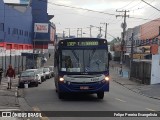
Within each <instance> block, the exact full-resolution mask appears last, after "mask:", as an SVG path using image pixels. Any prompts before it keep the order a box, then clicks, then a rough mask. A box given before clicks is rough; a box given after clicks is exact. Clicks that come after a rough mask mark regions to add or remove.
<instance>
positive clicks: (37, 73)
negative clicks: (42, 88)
mask: <svg viewBox="0 0 160 120" xmlns="http://www.w3.org/2000/svg"><path fill="white" fill-rule="evenodd" d="M26 71H33V72H35V73H36V75H37V77H38V83H40V84H41V83H42V79H41V74H39V72H38V69H27V70H26Z"/></svg>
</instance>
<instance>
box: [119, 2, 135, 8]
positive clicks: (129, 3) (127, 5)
mask: <svg viewBox="0 0 160 120" xmlns="http://www.w3.org/2000/svg"><path fill="white" fill-rule="evenodd" d="M134 1H135V0H133V1H131V2H129V3H128V4H127V5H125V6H123V7H121V8H118V9H122V8H125V7H127V6H129V5H130V4H132V3H133V2H134ZM118 9H117V10H118Z"/></svg>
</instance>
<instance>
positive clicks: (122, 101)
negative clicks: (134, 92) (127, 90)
mask: <svg viewBox="0 0 160 120" xmlns="http://www.w3.org/2000/svg"><path fill="white" fill-rule="evenodd" d="M115 99H116V100H118V101H121V102H126V101H124V100H121V99H119V98H115Z"/></svg>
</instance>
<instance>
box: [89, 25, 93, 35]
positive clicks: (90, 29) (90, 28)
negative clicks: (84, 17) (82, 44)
mask: <svg viewBox="0 0 160 120" xmlns="http://www.w3.org/2000/svg"><path fill="white" fill-rule="evenodd" d="M92 27H93V25H90V27H89V31H90V38H92Z"/></svg>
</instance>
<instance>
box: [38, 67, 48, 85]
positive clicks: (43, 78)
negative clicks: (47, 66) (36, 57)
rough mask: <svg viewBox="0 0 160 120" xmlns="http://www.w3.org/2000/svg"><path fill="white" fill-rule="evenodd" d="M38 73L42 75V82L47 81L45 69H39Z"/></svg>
mask: <svg viewBox="0 0 160 120" xmlns="http://www.w3.org/2000/svg"><path fill="white" fill-rule="evenodd" d="M38 73H39V74H40V75H41V79H42V82H43V81H45V80H46V75H45V74H44V72H43V68H39V69H38Z"/></svg>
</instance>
